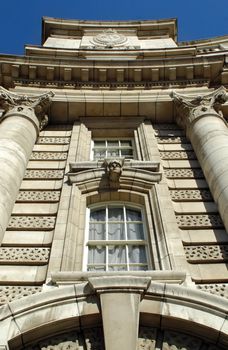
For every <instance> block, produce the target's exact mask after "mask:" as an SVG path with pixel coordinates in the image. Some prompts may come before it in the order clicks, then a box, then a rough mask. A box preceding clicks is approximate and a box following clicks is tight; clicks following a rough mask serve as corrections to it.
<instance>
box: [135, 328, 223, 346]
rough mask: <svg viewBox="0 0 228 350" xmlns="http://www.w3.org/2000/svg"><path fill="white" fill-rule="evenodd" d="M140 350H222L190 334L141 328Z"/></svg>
mask: <svg viewBox="0 0 228 350" xmlns="http://www.w3.org/2000/svg"><path fill="white" fill-rule="evenodd" d="M137 349H138V350H220V349H221V348H220V347H218V346H214V345H213V344H209V343H208V342H207V341H204V340H202V339H200V338H197V337H193V336H190V335H189V334H185V333H181V332H174V331H168V330H164V331H162V330H160V329H156V328H150V327H140V329H139V338H138V347H137Z"/></svg>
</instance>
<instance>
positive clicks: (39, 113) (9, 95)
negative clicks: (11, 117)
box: [0, 87, 54, 130]
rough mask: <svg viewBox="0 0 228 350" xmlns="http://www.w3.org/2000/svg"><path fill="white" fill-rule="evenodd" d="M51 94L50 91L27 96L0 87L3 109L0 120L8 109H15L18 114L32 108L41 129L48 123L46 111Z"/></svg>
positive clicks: (0, 106) (0, 104) (0, 99)
mask: <svg viewBox="0 0 228 350" xmlns="http://www.w3.org/2000/svg"><path fill="white" fill-rule="evenodd" d="M53 96H54V93H53V92H52V91H49V92H47V93H44V94H41V95H35V96H27V95H19V94H16V93H14V92H11V91H8V90H6V89H4V88H3V87H0V108H1V109H3V110H4V113H3V115H2V118H1V120H3V119H4V117H6V115H7V112H10V111H15V112H16V113H17V115H18V114H20V112H21V113H22V114H23V112H24V114H27V113H28V110H29V111H30V112H31V111H32V110H33V111H34V113H35V116H36V117H37V118H38V121H39V126H40V130H42V129H43V128H44V127H45V126H46V125H47V123H48V116H47V114H46V112H47V109H48V107H49V105H50V103H51V99H52V97H53Z"/></svg>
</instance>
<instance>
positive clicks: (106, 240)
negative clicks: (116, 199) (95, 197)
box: [105, 205, 108, 271]
mask: <svg viewBox="0 0 228 350" xmlns="http://www.w3.org/2000/svg"><path fill="white" fill-rule="evenodd" d="M105 242H106V244H105V271H108V206H107V205H106V207H105Z"/></svg>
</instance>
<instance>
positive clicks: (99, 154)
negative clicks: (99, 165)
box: [93, 149, 105, 159]
mask: <svg viewBox="0 0 228 350" xmlns="http://www.w3.org/2000/svg"><path fill="white" fill-rule="evenodd" d="M93 154H94V156H93V157H94V159H100V158H105V150H103V149H101V150H99V149H94V150H93Z"/></svg>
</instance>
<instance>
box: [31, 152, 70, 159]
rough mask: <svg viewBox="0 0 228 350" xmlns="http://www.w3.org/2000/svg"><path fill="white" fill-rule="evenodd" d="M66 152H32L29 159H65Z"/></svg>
mask: <svg viewBox="0 0 228 350" xmlns="http://www.w3.org/2000/svg"><path fill="white" fill-rule="evenodd" d="M66 159H67V153H66V152H33V153H32V154H31V157H30V160H66Z"/></svg>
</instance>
